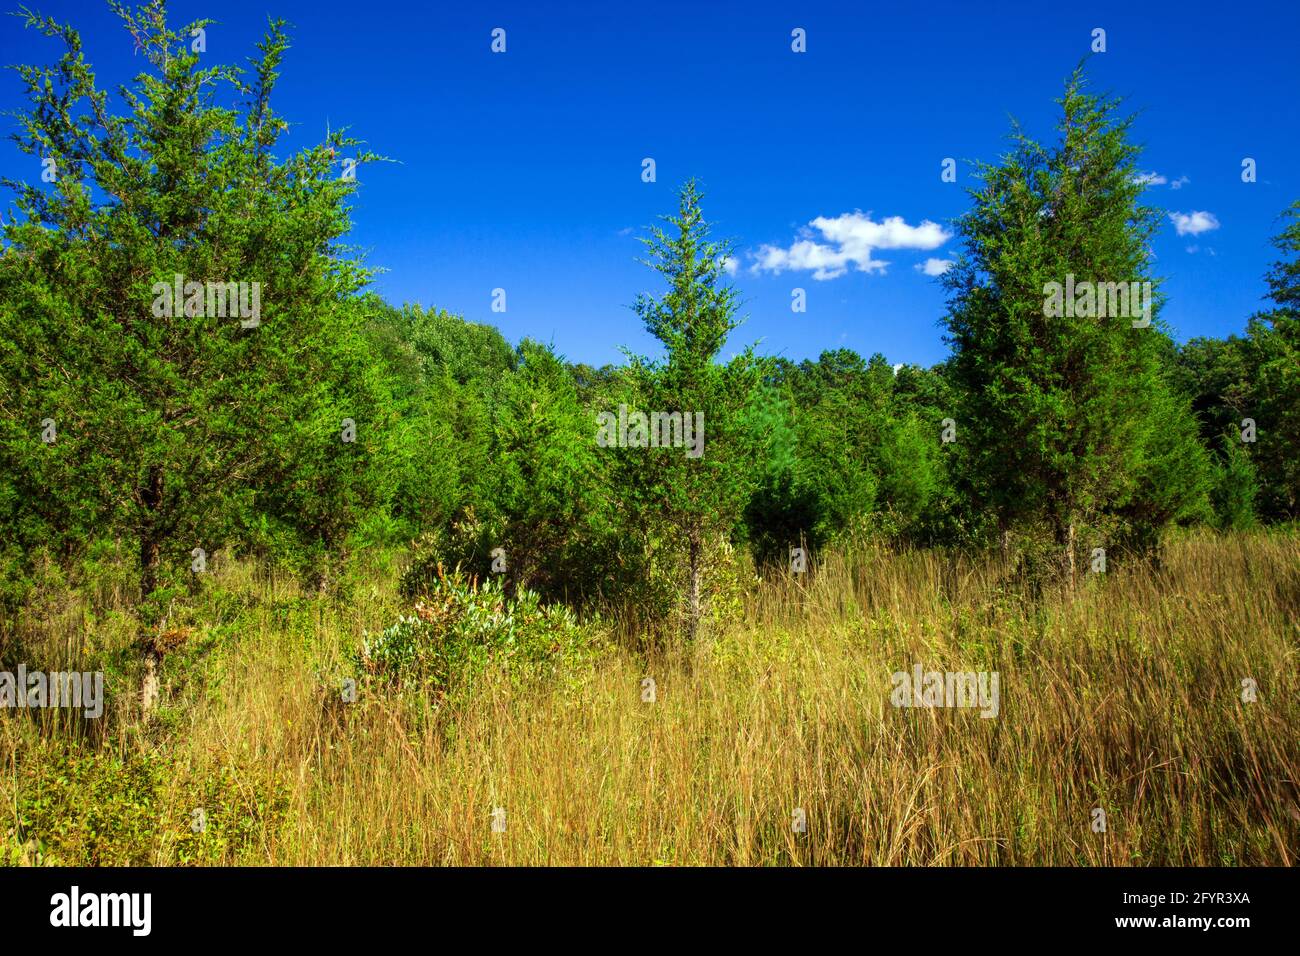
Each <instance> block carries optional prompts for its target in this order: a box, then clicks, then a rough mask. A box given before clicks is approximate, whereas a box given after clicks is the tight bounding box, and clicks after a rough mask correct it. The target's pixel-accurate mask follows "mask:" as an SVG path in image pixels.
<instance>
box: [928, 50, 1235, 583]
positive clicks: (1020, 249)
mask: <svg viewBox="0 0 1300 956" xmlns="http://www.w3.org/2000/svg"><path fill="white" fill-rule="evenodd" d="M1060 103H1061V107H1062V116H1061V120H1060V124H1059V127H1058V133H1059V140H1058V142H1057V143H1056V144H1054V145H1052V146H1050V147H1047V146H1043V145H1040V144H1039V143H1037V142H1035V141H1034V140H1032V139H1030V138H1029V137H1028V136H1027V135H1025V134H1024V133H1023V132H1022V131H1020V129H1019V128H1016V129H1014V130H1013V134H1012V143H1013V149H1012V150H1011V152H1010V153H1008V154H1007V155H1006V156H1005V157H1004V158H1003V160H1002V162H1001V163H1000V164H999V165H996V166H994V165H988V164H981V166H980V167H979V175H980V179H981V185H980V186H979V187H978V188H977V189H975V190H973V191H972V199H973V201H974V208H973V209H972V210H971V211H970V212H969V213H967V214H966V215H965V216H963V217H962V219H961V220H960V222H959V224H958V228H959V232H960V234H961V236H962V239H963V243H964V255H963V256H962V257H961V259H960V260H959V261H958V264H957V265H956V266H955V267H954V268H953V269H952V270H950V271H949V272H948V273H947V274H946V275H945V286H946V287H947V289H948V292H949V296H950V299H949V312H948V315H947V318H946V322H947V326H948V330H949V340H950V342H951V344H952V346H953V350H954V354H953V358H952V361H951V375H952V380H953V383H954V385H955V386H956V388H957V392H958V395H959V406H958V413H957V414H956V415H954V416H953V417H954V418H955V419H956V421H957V423H958V444H959V446H960V449H959V451H958V455H959V463H960V467H961V469H962V472H963V474H962V481H963V486H964V487H965V488H966V489H967V491H968V493H969V494H970V495H971V496H972V498H973V500H974V502H975V503H976V504H977V505H979V506H983V507H986V508H988V509H989V510H991V511H992V512H993V513H994V514H995V515H996V516H997V520H998V525H999V526H1000V527H1001V528H1003V529H1015V528H1021V529H1029V528H1043V529H1046V531H1047V533H1048V534H1049V535H1050V536H1051V538H1052V540H1053V542H1054V544H1055V545H1056V547H1057V549H1058V552H1059V553H1060V554H1061V556H1062V558H1061V560H1062V568H1063V569H1065V568H1067V567H1068V568H1073V567H1074V558H1075V554H1074V552H1075V549H1076V548H1077V547H1078V546H1079V544H1078V542H1079V541H1080V539H1081V538H1083V537H1088V536H1090V532H1089V529H1091V531H1092V533H1101V534H1104V535H1107V536H1109V535H1116V534H1122V535H1123V536H1124V537H1126V538H1127V539H1129V540H1131V541H1134V542H1140V543H1143V544H1150V543H1152V542H1153V541H1155V540H1156V539H1157V538H1158V535H1159V531H1160V529H1161V528H1162V527H1163V526H1165V525H1166V524H1167V523H1169V522H1170V521H1174V520H1178V519H1180V518H1183V517H1186V516H1189V515H1192V514H1195V513H1197V512H1198V511H1201V510H1203V509H1204V497H1205V493H1206V487H1207V485H1208V473H1209V464H1208V460H1207V457H1206V454H1205V451H1204V448H1203V446H1201V445H1200V443H1199V442H1198V441H1197V436H1196V430H1195V422H1194V419H1192V418H1191V415H1190V410H1189V408H1188V407H1187V403H1186V401H1185V400H1184V399H1182V398H1181V396H1179V395H1178V394H1177V393H1176V392H1175V391H1174V386H1173V384H1172V383H1171V381H1170V380H1169V375H1168V373H1167V370H1166V356H1167V355H1169V354H1170V353H1171V351H1172V348H1171V345H1170V343H1169V340H1168V336H1167V333H1166V332H1165V331H1164V330H1163V329H1162V327H1161V324H1160V321H1159V318H1158V306H1159V297H1158V294H1153V296H1152V299H1153V301H1152V303H1151V311H1152V315H1151V316H1148V318H1150V320H1151V324H1150V325H1149V326H1147V327H1134V325H1133V321H1132V320H1133V318H1135V317H1136V316H1134V315H1132V314H1131V313H1130V314H1129V315H1116V314H1111V312H1112V311H1114V310H1109V309H1108V310H1106V314H1104V315H1101V316H1094V315H1092V314H1089V313H1090V312H1091V311H1092V310H1084V309H1080V310H1074V309H1070V310H1066V311H1065V312H1064V313H1063V314H1056V313H1055V312H1054V311H1053V310H1052V309H1050V308H1049V303H1048V300H1047V290H1048V289H1049V288H1050V287H1051V284H1052V283H1056V284H1057V287H1058V288H1060V287H1061V286H1067V285H1068V284H1069V282H1070V280H1069V277H1070V276H1074V277H1075V278H1076V280H1077V281H1078V282H1080V283H1082V282H1090V283H1111V282H1114V283H1143V282H1151V283H1153V285H1154V284H1155V280H1154V279H1153V278H1152V276H1151V274H1150V252H1149V241H1150V238H1151V236H1152V235H1153V234H1154V232H1155V230H1156V228H1157V224H1158V222H1159V213H1158V211H1157V210H1155V209H1154V208H1151V207H1147V206H1143V205H1141V204H1140V193H1141V185H1140V183H1139V182H1138V181H1137V165H1136V162H1137V156H1138V152H1139V150H1138V147H1137V146H1135V145H1133V144H1132V143H1130V142H1129V141H1128V134H1129V131H1130V127H1131V123H1132V120H1131V119H1130V118H1126V117H1122V116H1120V115H1119V103H1118V102H1117V101H1115V100H1113V99H1110V98H1107V97H1099V96H1096V95H1093V94H1091V93H1089V92H1087V90H1086V84H1085V81H1084V78H1083V74H1082V69H1080V70H1078V71H1076V72H1075V74H1074V76H1073V77H1071V79H1070V81H1069V83H1068V85H1067V87H1066V91H1065V94H1064V96H1063V98H1062V99H1061V100H1060ZM1058 311H1059V310H1058ZM1132 311H1133V312H1135V311H1136V310H1132Z"/></svg>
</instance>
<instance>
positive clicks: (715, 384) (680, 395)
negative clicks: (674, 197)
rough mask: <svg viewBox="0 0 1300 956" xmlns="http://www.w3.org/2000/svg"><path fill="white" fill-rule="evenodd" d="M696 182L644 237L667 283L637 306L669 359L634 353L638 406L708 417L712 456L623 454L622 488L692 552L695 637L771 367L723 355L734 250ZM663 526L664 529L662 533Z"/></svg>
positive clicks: (731, 305)
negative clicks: (707, 213)
mask: <svg viewBox="0 0 1300 956" xmlns="http://www.w3.org/2000/svg"><path fill="white" fill-rule="evenodd" d="M702 198H703V197H702V195H701V193H700V191H699V186H698V185H697V183H696V181H695V180H693V179H692V180H689V181H687V182H686V183H685V184H684V185H683V186H682V188H681V190H680V192H679V194H678V208H677V214H676V215H672V216H664V217H661V218H662V220H663V222H664V223H665V224H666V226H667V227H668V228H667V229H665V228H662V227H659V226H653V227H651V229H650V235H649V236H648V237H645V238H643V239H642V240H641V241H642V242H643V243H644V244H645V247H646V249H647V250H648V257H647V258H646V259H644V260H642V261H643V263H644V264H645V265H648V266H650V267H651V268H652V269H654V270H655V271H656V272H658V273H659V274H660V275H661V276H663V278H664V279H665V280H667V283H668V291H667V292H665V293H663V294H662V295H651V294H648V293H642V294H641V295H639V296H638V297H637V299H636V301H635V302H634V304H633V306H632V308H633V311H635V312H636V314H637V315H638V316H639V317H640V318H641V320H642V321H643V322H644V323H645V327H646V329H647V330H648V331H649V332H650V333H651V334H652V335H654V337H655V338H657V339H658V340H659V341H660V342H662V343H663V346H664V350H665V357H664V359H663V360H651V359H648V358H644V357H638V356H632V355H629V359H630V363H629V365H630V367H629V375H630V378H631V380H632V382H633V383H634V387H635V388H634V390H635V394H636V396H637V400H638V402H640V403H642V404H641V406H640V408H639V409H637V410H639V411H642V412H645V413H647V414H649V413H650V412H678V411H679V412H681V414H682V417H683V418H686V416H688V415H691V416H694V414H695V413H696V412H702V413H703V416H704V446H703V454H702V455H701V456H700V457H698V458H690V457H687V456H686V454H685V450H684V449H683V448H634V449H628V450H626V451H623V452H621V453H620V454H621V458H622V462H623V463H624V465H625V466H627V474H628V478H627V481H626V484H625V486H624V488H623V491H624V493H625V495H627V496H630V497H631V498H632V499H633V502H634V503H635V507H634V510H635V511H636V513H638V514H640V515H642V516H645V517H646V518H647V519H648V522H647V524H648V526H649V527H650V528H651V529H652V539H653V540H656V541H659V542H661V543H662V544H663V545H664V547H665V549H666V550H668V551H670V552H679V551H680V553H682V554H683V556H684V559H685V560H684V577H685V580H684V585H685V587H684V591H685V601H684V604H685V610H686V635H687V638H688V639H693V638H694V637H695V635H696V633H697V632H698V629H699V624H700V619H701V617H702V615H703V611H704V598H705V595H704V573H705V569H706V565H707V563H708V562H709V560H710V548H711V547H713V546H715V545H716V544H718V543H719V542H720V541H722V540H723V539H725V537H726V536H729V535H731V534H732V533H733V532H735V531H736V530H737V527H738V525H739V524H740V520H741V514H742V511H743V509H744V507H745V503H746V502H747V501H748V500H749V496H750V493H751V492H752V490H753V486H754V483H755V480H756V477H757V472H758V462H757V460H756V458H757V455H756V449H757V447H758V442H757V440H756V436H755V434H754V430H753V427H752V424H751V423H752V420H753V416H752V414H751V413H752V411H753V402H754V400H755V398H756V396H757V394H758V389H759V386H760V383H761V381H762V364H761V363H760V362H759V361H758V360H757V359H756V358H755V357H754V354H753V350H752V348H746V349H745V350H744V351H743V352H742V353H741V354H739V355H737V356H736V357H734V358H733V359H732V360H731V361H729V362H727V363H725V364H719V363H718V362H717V357H718V353H719V352H720V351H721V350H722V346H723V344H724V343H725V342H726V340H727V336H728V335H729V334H730V333H731V332H732V331H733V330H734V329H736V328H737V326H738V325H739V321H738V320H737V318H736V310H737V300H736V291H735V289H733V288H732V287H731V286H729V285H727V284H726V282H725V275H726V269H725V263H726V260H727V258H728V257H729V256H730V255H731V253H732V248H731V246H730V245H729V244H728V243H726V242H717V241H714V240H711V239H710V238H709V234H710V229H709V225H708V223H707V222H706V221H705V219H704V216H703V214H702V212H701V211H700V201H701V199H702ZM657 528H663V529H665V533H664V534H663V535H658V534H654V533H653V530H654V529H657Z"/></svg>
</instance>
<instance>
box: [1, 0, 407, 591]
mask: <svg viewBox="0 0 1300 956" xmlns="http://www.w3.org/2000/svg"><path fill="white" fill-rule="evenodd" d="M114 9H115V10H116V11H117V12H118V14H119V15H120V17H121V19H122V21H123V24H124V26H125V27H126V29H127V30H128V31H129V32H130V33H131V34H132V35H133V36H134V37H136V38H137V40H138V41H139V42H140V43H141V45H142V48H143V52H144V57H143V61H144V69H143V70H142V72H141V73H140V74H139V75H138V76H137V77H136V78H135V80H134V82H133V84H132V85H131V86H129V87H127V88H125V89H123V90H122V98H123V101H124V102H125V107H126V109H125V113H124V115H116V114H114V113H113V112H112V109H111V104H110V101H109V99H108V96H107V93H106V92H105V91H103V90H101V89H99V88H98V86H97V85H96V80H95V75H94V73H93V72H92V70H91V67H90V65H89V64H88V63H87V62H86V61H85V58H84V55H83V51H82V44H81V39H80V37H79V35H78V34H77V32H76V31H75V30H74V29H72V28H71V27H67V26H63V25H61V24H58V23H56V22H54V21H52V20H49V19H46V18H41V17H38V16H36V15H34V14H28V15H27V16H26V25H27V26H28V28H30V29H32V30H33V31H35V32H38V33H41V34H44V35H46V36H48V37H53V38H57V39H59V40H61V41H62V43H63V45H64V47H65V52H64V54H63V56H62V57H61V59H60V60H59V62H58V63H57V64H56V65H54V66H48V67H36V66H22V67H20V68H19V72H20V75H21V77H22V79H23V82H24V85H25V88H26V92H27V96H28V99H29V103H30V106H29V108H28V109H27V110H26V111H25V112H22V113H20V114H19V128H20V131H19V132H18V133H17V134H15V135H14V140H15V142H16V143H17V144H18V146H19V148H20V149H22V150H23V151H24V152H26V153H29V154H31V155H42V156H48V157H51V158H53V159H54V160H55V162H56V164H57V169H58V179H57V182H56V184H55V185H54V187H53V188H51V189H48V190H44V189H42V188H40V187H38V186H33V185H30V184H27V183H17V182H13V181H7V183H6V184H7V185H8V186H10V187H11V188H13V189H14V190H15V191H16V192H17V197H18V203H17V204H18V210H19V213H20V216H21V218H19V219H18V220H17V221H15V222H10V223H7V224H6V226H5V238H6V240H7V241H8V244H9V245H8V248H7V250H6V252H5V254H4V256H3V257H0V341H3V342H4V343H5V346H4V347H3V350H0V389H3V391H2V392H0V404H2V405H3V406H4V407H6V408H7V409H8V410H9V411H10V412H11V415H9V416H6V417H5V419H4V422H5V424H4V426H3V431H0V461H2V462H3V465H4V469H3V470H4V473H5V476H6V477H5V479H4V482H3V489H2V490H0V508H3V509H4V512H3V520H4V521H5V524H6V527H7V528H8V529H10V530H11V531H12V533H15V534H16V535H18V536H19V537H20V539H21V540H23V541H24V543H25V544H30V543H34V542H35V541H37V540H41V541H47V542H48V541H53V542H56V544H57V546H61V547H67V548H73V547H75V546H76V545H77V544H78V543H79V542H81V541H84V540H85V539H86V538H88V537H90V536H91V533H92V532H96V533H110V534H120V535H123V536H128V537H130V538H132V539H133V540H134V541H135V542H136V543H137V546H138V554H139V557H138V560H139V564H140V595H141V598H142V599H148V598H149V597H150V595H151V594H152V593H153V592H154V591H155V590H156V589H158V588H160V587H166V586H167V585H168V583H169V580H170V579H172V578H174V577H176V576H177V575H179V574H180V573H183V571H182V569H185V567H186V565H187V564H188V562H189V554H190V552H191V550H192V549H193V548H195V547H203V548H204V549H205V550H207V551H209V552H211V551H215V550H216V549H217V548H219V547H221V546H222V545H224V544H225V543H227V542H228V541H229V540H230V539H231V538H232V536H234V535H235V534H236V533H237V532H238V531H239V529H240V527H241V526H244V527H247V526H248V525H249V523H250V521H251V520H252V519H251V518H250V516H251V515H264V516H266V518H267V520H269V521H270V522H272V523H273V524H274V525H277V526H280V527H285V528H288V529H291V530H292V531H293V532H294V533H295V535H296V536H297V537H298V538H299V539H300V540H302V541H303V542H304V544H305V545H306V547H308V548H309V549H310V548H312V547H315V546H319V548H320V549H322V550H326V551H328V550H330V549H333V548H335V547H337V546H338V545H339V544H340V543H341V541H342V539H343V538H344V536H345V534H346V532H347V530H348V528H349V527H350V526H351V525H352V524H353V523H354V522H355V520H356V518H357V515H358V514H359V512H360V511H361V510H362V509H363V508H364V507H366V505H367V498H368V495H369V494H370V492H371V490H372V488H373V483H372V482H371V481H370V479H369V476H368V475H367V474H366V459H367V456H368V455H369V454H370V453H372V452H373V451H374V450H375V448H376V447H377V445H376V442H375V441H374V439H373V436H375V435H377V434H378V433H379V431H380V430H381V429H382V427H383V426H382V423H376V422H375V419H374V417H372V418H371V419H370V420H369V421H367V420H366V416H367V415H370V416H374V415H375V414H376V410H377V409H379V408H381V407H383V405H384V402H385V399H386V396H385V392H384V389H383V388H382V387H381V386H380V383H378V382H377V381H376V380H375V375H374V372H373V369H372V368H371V366H370V364H369V363H368V361H367V357H366V352H365V348H364V338H363V337H362V334H361V332H362V328H361V325H360V322H359V318H360V317H359V314H358V312H357V311H356V310H355V309H352V308H348V307H347V306H346V302H347V299H348V297H349V296H351V295H352V294H353V293H354V292H356V291H357V290H358V289H359V288H360V287H361V286H362V285H363V284H364V283H365V282H366V281H367V278H368V272H367V271H366V270H365V269H364V268H363V267H361V266H360V265H359V264H358V263H357V262H356V261H355V260H354V259H353V258H350V257H349V255H348V254H347V251H346V250H345V249H344V248H343V247H341V246H340V245H339V240H340V238H341V237H342V236H343V235H344V234H345V233H346V232H347V231H348V229H349V218H348V207H347V201H348V197H349V196H350V195H351V194H352V192H353V191H354V189H355V187H356V184H355V181H354V180H350V179H346V178H341V177H340V176H339V175H338V174H337V165H338V164H337V162H336V157H337V155H338V154H339V153H341V152H343V151H345V150H346V151H353V149H354V147H356V146H357V145H358V144H357V142H356V141H355V140H353V139H351V138H348V137H347V136H345V135H344V134H343V133H340V132H335V133H333V134H332V135H331V136H330V137H329V138H328V140H327V141H326V142H325V143H322V144H321V145H319V146H314V147H311V148H308V149H305V150H303V151H301V152H299V153H297V154H296V155H292V156H289V157H288V158H286V159H284V160H282V161H281V160H278V159H277V158H276V156H275V147H276V145H277V143H278V142H279V140H280V137H281V136H282V135H283V133H284V132H285V131H286V130H287V129H288V123H287V122H286V121H285V120H284V119H283V118H281V117H280V116H279V115H278V114H277V113H276V112H275V111H274V110H273V108H272V106H271V94H272V91H273V89H274V87H275V84H276V81H277V78H278V70H279V66H280V62H281V59H282V57H283V54H284V52H285V50H286V49H287V47H288V40H287V37H286V35H285V33H284V29H283V25H282V24H281V23H280V22H279V21H272V23H271V24H270V27H269V29H268V32H267V35H266V37H265V39H264V40H263V42H262V43H261V44H260V45H259V47H258V50H259V55H258V56H257V57H255V58H254V59H253V60H252V61H251V75H249V74H247V73H246V72H245V71H243V70H240V69H238V68H235V67H229V66H223V65H212V66H203V65H201V64H200V57H199V55H198V54H196V53H193V52H191V51H190V49H189V46H188V42H187V36H188V33H189V30H190V27H189V26H187V27H185V28H183V29H181V30H179V31H178V30H176V29H173V28H172V27H170V26H169V25H168V24H167V22H166V13H165V7H164V4H163V3H162V2H161V0H155V2H151V3H149V4H147V5H146V6H144V7H143V8H141V9H140V10H139V11H134V10H130V9H127V8H125V7H120V6H117V5H114ZM197 25H201V24H197ZM226 101H229V102H230V104H231V105H225V103H226ZM353 155H354V156H355V158H356V159H357V161H358V162H359V163H361V164H364V163H366V162H369V161H373V160H375V159H377V158H379V157H376V156H375V155H374V154H372V153H370V152H367V151H365V150H360V149H356V150H355V151H354V152H353ZM176 276H180V277H182V278H181V280H180V281H181V283H182V286H181V291H182V297H181V298H180V299H178V298H177V297H175V296H174V295H173V294H172V291H171V290H172V289H173V286H174V282H175V278H174V277H176ZM205 283H213V284H220V285H221V286H222V287H223V293H226V294H230V293H231V291H232V290H235V287H231V289H226V288H225V287H224V286H225V284H226V283H244V284H245V286H244V287H243V288H242V289H238V290H236V291H238V292H240V293H241V294H242V295H241V297H240V302H241V305H243V306H245V307H246V309H244V310H241V311H240V312H239V314H238V315H234V316H232V315H230V314H229V313H230V312H232V311H234V308H233V306H234V303H233V298H234V296H233V295H232V297H231V298H232V301H230V302H229V303H228V304H226V307H225V308H224V309H223V308H221V307H219V306H218V305H217V300H216V298H215V295H205V290H204V285H203V284H205ZM253 283H256V284H257V286H256V289H257V290H259V291H258V294H257V302H258V306H257V307H256V308H254V307H253V302H254V295H253V289H254V286H253ZM182 299H183V301H182ZM221 312H225V313H227V314H225V315H224V316H223V315H221V314H220V313H221ZM213 313H216V314H213ZM254 313H256V314H254ZM254 322H256V323H257V324H253V323H254ZM344 417H352V418H355V419H356V420H358V421H359V422H361V423H362V424H361V426H360V429H359V431H360V435H361V436H362V437H361V439H360V441H359V443H358V444H357V445H356V446H352V447H342V446H341V442H340V441H339V428H340V421H341V419H342V418H344ZM47 420H52V421H53V422H54V423H55V425H56V427H57V439H56V440H55V441H54V442H53V443H52V444H50V443H46V442H44V441H42V431H41V427H42V426H41V423H42V422H44V421H47ZM186 570H187V569H186ZM154 603H156V602H154Z"/></svg>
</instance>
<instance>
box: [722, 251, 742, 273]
mask: <svg viewBox="0 0 1300 956" xmlns="http://www.w3.org/2000/svg"><path fill="white" fill-rule="evenodd" d="M739 269H740V263H739V262H737V261H736V257H735V256H727V257H726V258H724V259H723V260H722V271H723V272H725V273H726V274H727V275H729V276H734V275H735V274H736V272H737V271H738V270H739Z"/></svg>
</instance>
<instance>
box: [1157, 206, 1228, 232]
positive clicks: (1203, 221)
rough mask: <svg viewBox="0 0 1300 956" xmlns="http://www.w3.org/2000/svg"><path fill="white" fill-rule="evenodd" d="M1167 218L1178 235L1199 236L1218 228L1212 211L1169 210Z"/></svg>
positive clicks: (1216, 219)
mask: <svg viewBox="0 0 1300 956" xmlns="http://www.w3.org/2000/svg"><path fill="white" fill-rule="evenodd" d="M1169 218H1170V219H1172V220H1173V222H1174V230H1175V231H1176V232H1177V233H1178V235H1180V236H1199V235H1200V234H1201V233H1203V232H1210V231H1211V230H1214V229H1218V228H1219V220H1218V218H1217V217H1216V216H1215V215H1214V213H1212V212H1201V211H1199V210H1198V211H1194V212H1171V213H1170V214H1169Z"/></svg>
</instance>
